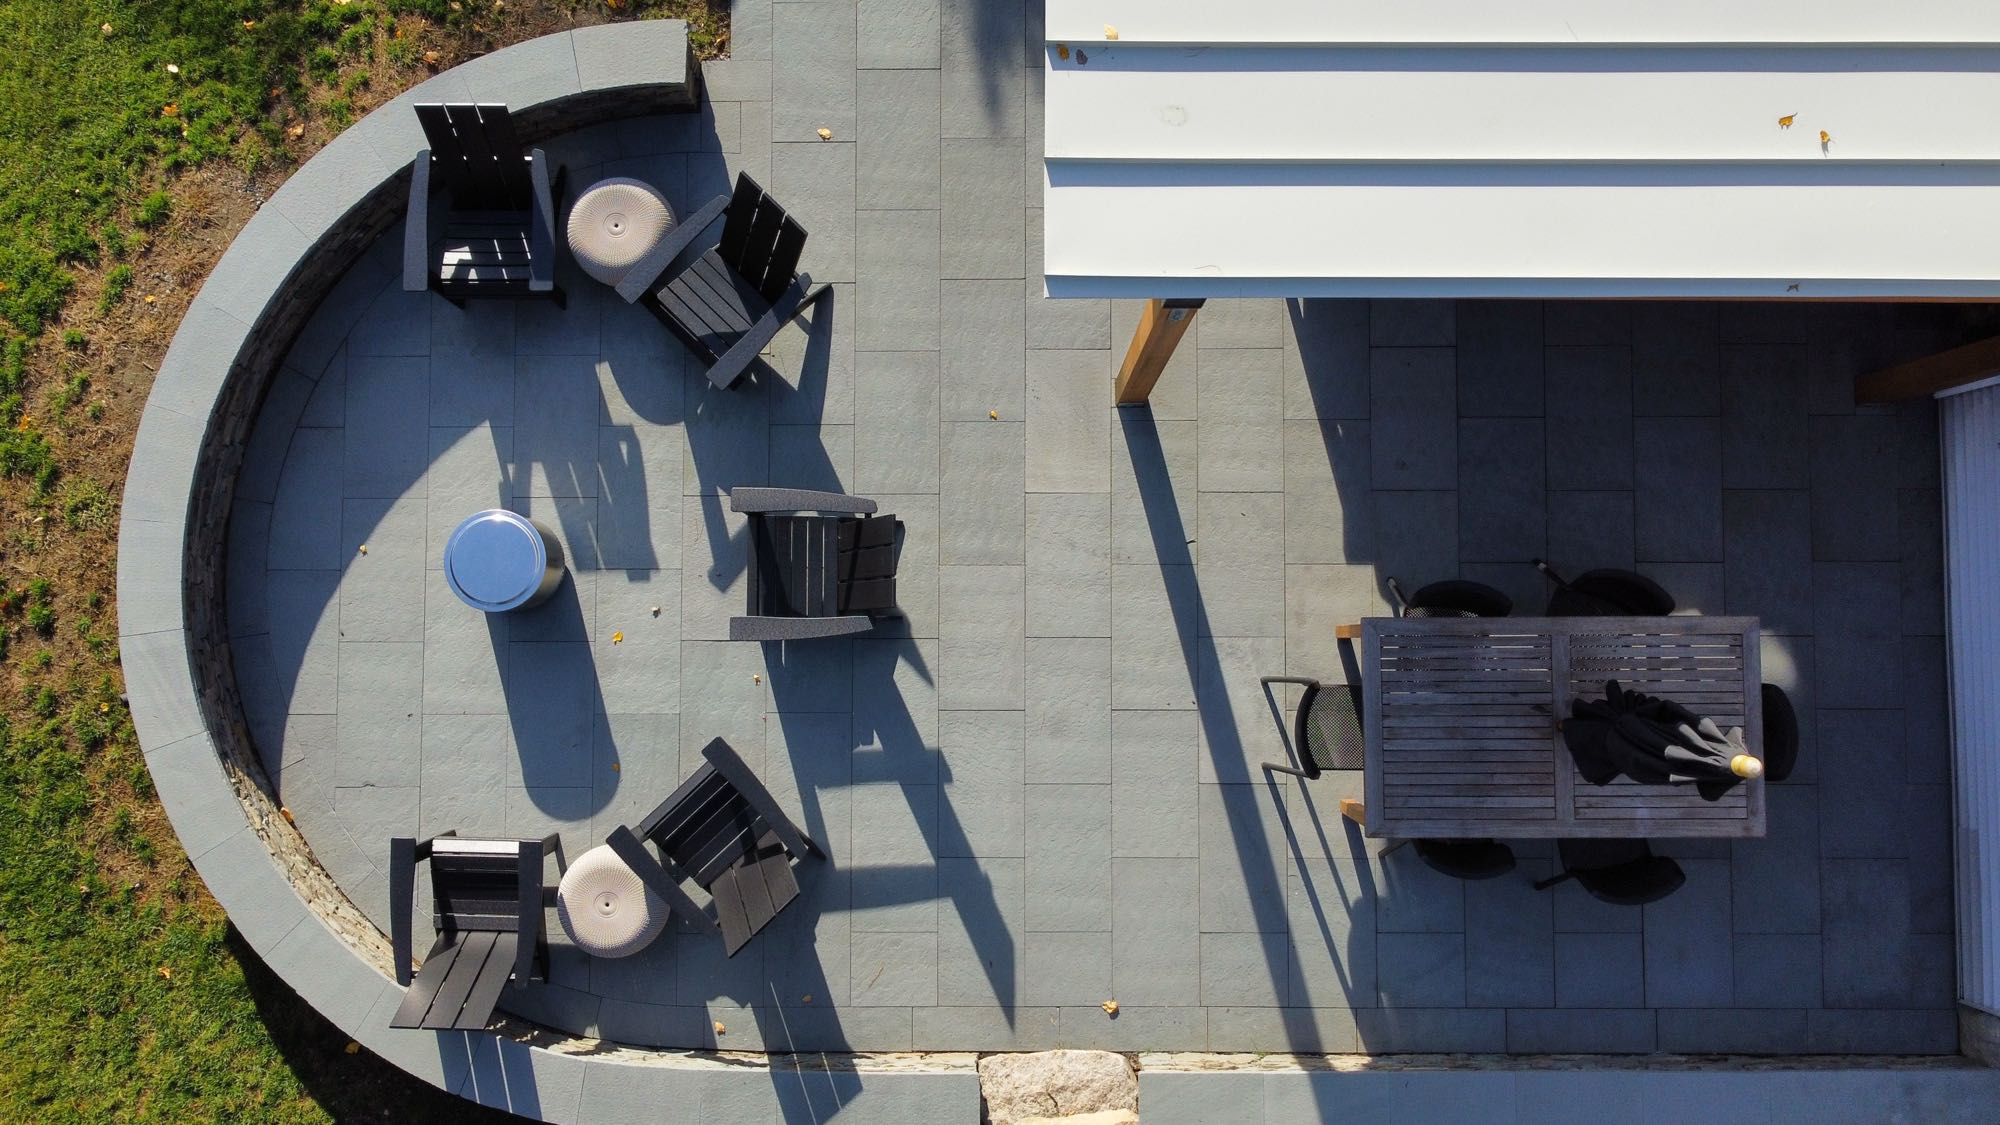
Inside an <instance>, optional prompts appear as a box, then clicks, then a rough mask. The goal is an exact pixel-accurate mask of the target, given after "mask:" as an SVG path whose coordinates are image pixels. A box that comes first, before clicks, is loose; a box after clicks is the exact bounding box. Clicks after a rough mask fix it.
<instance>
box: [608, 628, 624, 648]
mask: <svg viewBox="0 0 2000 1125" xmlns="http://www.w3.org/2000/svg"><path fill="white" fill-rule="evenodd" d="M611 643H612V644H614V645H622V644H624V643H625V633H624V630H622V629H621V630H619V631H618V632H616V633H613V634H611Z"/></svg>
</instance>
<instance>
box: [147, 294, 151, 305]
mask: <svg viewBox="0 0 2000 1125" xmlns="http://www.w3.org/2000/svg"><path fill="white" fill-rule="evenodd" d="M146 303H147V304H149V305H150V304H152V303H153V295H152V294H151V293H148V294H146Z"/></svg>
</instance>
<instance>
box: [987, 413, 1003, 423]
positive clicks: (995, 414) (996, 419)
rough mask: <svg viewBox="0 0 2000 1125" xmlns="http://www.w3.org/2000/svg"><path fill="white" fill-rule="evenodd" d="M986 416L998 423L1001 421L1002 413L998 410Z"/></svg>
mask: <svg viewBox="0 0 2000 1125" xmlns="http://www.w3.org/2000/svg"><path fill="white" fill-rule="evenodd" d="M986 416H987V417H988V418H991V419H993V420H994V421H995V422H998V421H999V420H1000V412H999V411H998V410H989V411H987V412H986Z"/></svg>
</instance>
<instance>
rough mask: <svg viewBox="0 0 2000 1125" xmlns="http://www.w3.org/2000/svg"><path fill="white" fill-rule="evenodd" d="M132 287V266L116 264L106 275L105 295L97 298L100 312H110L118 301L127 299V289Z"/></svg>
mask: <svg viewBox="0 0 2000 1125" xmlns="http://www.w3.org/2000/svg"><path fill="white" fill-rule="evenodd" d="M130 288H132V267H131V266H127V265H116V266H112V267H111V272H110V273H107V274H105V275H104V295H103V296H102V297H99V298H98V299H97V311H98V312H110V311H111V310H112V309H113V308H114V307H116V306H117V304H118V302H120V301H122V300H124V299H125V291H126V290H127V289H130Z"/></svg>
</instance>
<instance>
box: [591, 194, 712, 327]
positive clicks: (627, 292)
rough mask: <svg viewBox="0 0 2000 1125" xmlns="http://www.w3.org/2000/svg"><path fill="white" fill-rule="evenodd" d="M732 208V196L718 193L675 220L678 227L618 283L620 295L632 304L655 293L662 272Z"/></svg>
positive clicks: (627, 302)
mask: <svg viewBox="0 0 2000 1125" xmlns="http://www.w3.org/2000/svg"><path fill="white" fill-rule="evenodd" d="M728 209H729V197H728V196H726V195H718V196H716V197H715V198H714V199H711V200H709V201H708V202H707V203H705V204H703V205H702V208H701V210H699V211H696V212H695V213H694V214H692V215H689V216H688V217H687V220H686V221H685V222H679V223H675V224H674V229H673V230H671V231H668V232H667V237H665V238H663V239H661V240H660V244H659V245H658V246H655V247H653V248H652V249H651V250H649V251H647V252H646V256H645V257H643V258H641V259H639V260H638V261H637V262H635V263H633V266H632V268H631V270H629V271H628V272H627V273H626V274H625V278H624V280H622V281H620V282H619V283H618V295H619V296H620V297H622V298H624V300H625V303H626V304H628V305H629V304H631V303H632V302H634V301H637V300H638V299H639V298H641V297H643V296H645V295H646V294H647V293H649V292H651V291H652V289H653V283H654V282H657V281H659V280H660V275H661V274H663V273H665V272H667V267H668V266H670V265H673V264H674V259H675V258H678V257H680V256H681V251H683V250H686V249H687V248H688V246H689V245H691V244H692V243H693V242H694V239H695V236H696V235H698V234H700V233H701V232H702V231H705V230H707V229H708V228H709V227H710V226H711V225H713V224H714V222H715V220H717V219H719V218H721V217H722V213H723V212H724V211H726V210H728Z"/></svg>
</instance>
